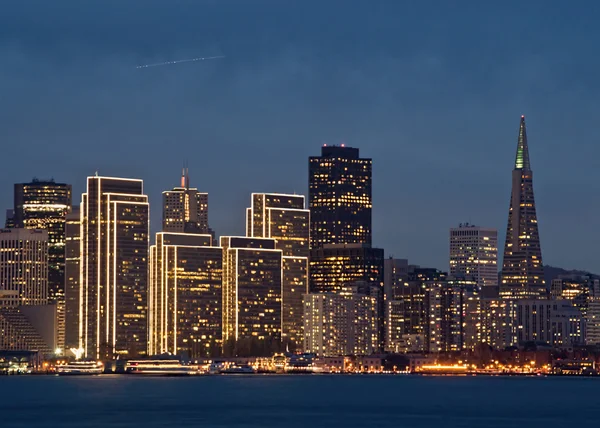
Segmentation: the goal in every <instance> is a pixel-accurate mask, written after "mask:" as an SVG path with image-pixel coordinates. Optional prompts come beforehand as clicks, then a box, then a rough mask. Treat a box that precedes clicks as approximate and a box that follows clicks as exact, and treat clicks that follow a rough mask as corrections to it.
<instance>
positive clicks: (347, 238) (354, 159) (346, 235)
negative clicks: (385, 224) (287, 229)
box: [308, 145, 372, 249]
mask: <svg viewBox="0 0 600 428" xmlns="http://www.w3.org/2000/svg"><path fill="white" fill-rule="evenodd" d="M371 169H372V160H371V159H364V158H360V157H359V150H358V149H357V148H352V147H344V145H342V146H327V145H325V146H323V147H322V149H321V156H311V157H310V158H309V178H308V180H309V208H310V223H311V225H310V230H311V236H310V239H311V248H313V249H314V248H320V247H322V246H323V245H325V244H369V245H370V244H371V208H372V196H371Z"/></svg>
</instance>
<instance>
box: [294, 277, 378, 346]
mask: <svg viewBox="0 0 600 428" xmlns="http://www.w3.org/2000/svg"><path fill="white" fill-rule="evenodd" d="M378 305H379V302H378V299H377V297H375V296H372V295H371V294H370V287H367V288H364V287H362V286H352V287H344V289H343V290H341V292H339V293H318V294H307V295H306V296H305V298H304V349H305V351H306V352H310V353H315V354H317V355H318V356H324V357H331V356H344V355H371V354H373V353H375V352H378V351H379V309H378Z"/></svg>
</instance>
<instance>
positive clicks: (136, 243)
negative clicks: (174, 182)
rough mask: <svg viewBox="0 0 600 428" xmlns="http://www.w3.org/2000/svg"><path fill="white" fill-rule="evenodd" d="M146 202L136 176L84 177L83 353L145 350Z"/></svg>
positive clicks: (95, 354) (106, 355) (132, 353)
mask: <svg viewBox="0 0 600 428" xmlns="http://www.w3.org/2000/svg"><path fill="white" fill-rule="evenodd" d="M148 227H149V205H148V197H147V196H146V195H145V194H144V190H143V182H142V180H136V179H126V178H112V177H99V176H95V177H88V179H87V191H86V193H84V194H83V195H82V201H81V260H80V263H81V273H82V277H81V294H80V296H81V301H80V304H81V309H80V321H79V328H80V332H79V337H80V338H81V347H82V348H83V349H84V351H85V356H87V357H95V358H111V357H114V356H115V355H121V356H123V357H133V356H137V355H144V354H145V353H146V349H147V313H146V312H147V286H148V235H149V231H148Z"/></svg>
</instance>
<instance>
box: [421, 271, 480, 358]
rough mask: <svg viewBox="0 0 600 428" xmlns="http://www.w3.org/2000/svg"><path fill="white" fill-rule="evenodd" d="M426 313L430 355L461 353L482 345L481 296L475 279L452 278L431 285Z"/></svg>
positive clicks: (426, 294) (427, 297)
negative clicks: (479, 323) (479, 337)
mask: <svg viewBox="0 0 600 428" xmlns="http://www.w3.org/2000/svg"><path fill="white" fill-rule="evenodd" d="M425 312H426V315H425V316H426V324H425V341H426V345H427V350H428V352H434V353H436V352H452V351H461V350H463V349H472V348H474V346H475V345H476V344H477V343H478V341H477V330H476V325H477V321H478V317H479V292H478V286H477V283H476V281H475V280H474V279H471V278H465V277H454V276H449V277H447V278H446V280H445V281H432V282H431V283H429V284H427V286H426V290H425Z"/></svg>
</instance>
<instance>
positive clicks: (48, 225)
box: [13, 179, 72, 349]
mask: <svg viewBox="0 0 600 428" xmlns="http://www.w3.org/2000/svg"><path fill="white" fill-rule="evenodd" d="M71 202H72V200H71V185H70V184H65V183H56V182H54V180H47V181H41V180H37V179H33V180H32V181H31V182H30V183H17V184H15V186H14V214H13V223H14V227H18V228H26V229H45V230H47V231H48V302H49V303H51V304H56V309H57V316H58V331H57V334H58V347H59V348H61V349H63V348H64V342H65V288H64V287H65V219H66V216H67V214H68V213H69V212H70V211H71Z"/></svg>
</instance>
